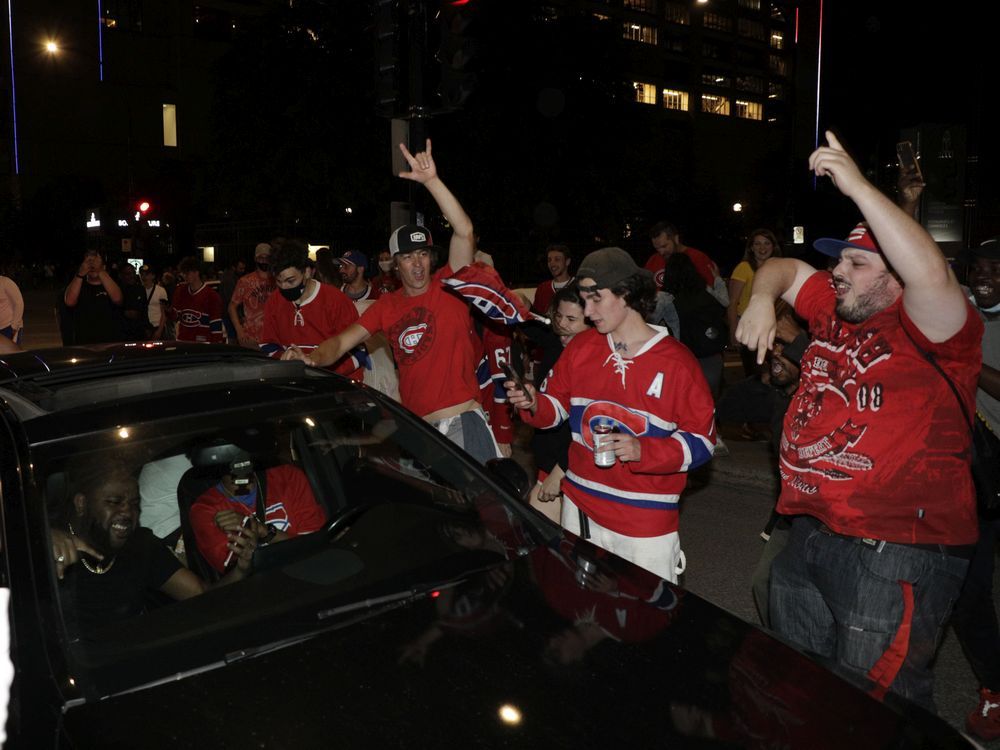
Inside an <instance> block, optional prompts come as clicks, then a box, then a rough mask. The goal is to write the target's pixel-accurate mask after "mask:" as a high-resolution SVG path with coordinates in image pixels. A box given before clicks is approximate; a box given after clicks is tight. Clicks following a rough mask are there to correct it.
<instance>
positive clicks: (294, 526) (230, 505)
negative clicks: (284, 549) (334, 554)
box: [191, 466, 326, 573]
mask: <svg viewBox="0 0 1000 750" xmlns="http://www.w3.org/2000/svg"><path fill="white" fill-rule="evenodd" d="M265 477H266V480H265V484H266V487H265V490H264V523H268V524H273V525H274V526H275V528H277V529H278V531H284V532H285V533H286V534H288V535H289V536H297V535H298V534H308V533H309V532H312V531H316V530H318V529H321V528H322V527H323V524H324V523H326V513H324V512H323V508H322V507H320V504H319V503H317V502H316V497H315V495H313V491H312V487H310V486H309V480H308V479H307V478H306V475H305V474H304V473H303V472H302V470H301V469H299V468H298V467H295V466H275V467H274V468H273V469H268V470H267V472H266V473H265ZM254 509H255V506H253V507H252V506H250V505H247V504H246V503H242V502H240V501H239V500H233V499H232V498H231V497H229V496H228V495H226V494H224V493H223V492H222V491H221V490H220V489H219V488H218V487H212V488H211V489H209V490H208V491H206V492H205V493H204V494H203V495H202V496H201V497H199V498H198V499H197V500H196V501H195V503H194V505H192V506H191V527H192V529H193V530H194V536H195V539H196V540H197V542H198V550H199V551H200V552H201V554H202V556H203V557H204V558H205V560H206V561H207V562H208V564H209V565H211V566H212V567H213V568H215V569H216V570H217V571H219V572H220V573H221V572H223V563H224V562H225V561H226V556H227V555H228V554H229V550H228V548H227V547H226V544H227V542H228V541H229V539H228V538H227V536H226V532H224V531H223V530H222V529H220V528H219V527H218V526H216V524H215V514H216V513H218V512H219V511H221V510H234V511H236V512H237V513H242V514H243V515H246V516H249V515H251V514H252V513H253V512H254Z"/></svg>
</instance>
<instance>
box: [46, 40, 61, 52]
mask: <svg viewBox="0 0 1000 750" xmlns="http://www.w3.org/2000/svg"><path fill="white" fill-rule="evenodd" d="M45 51H46V52H48V53H49V54H50V55H58V54H59V42H57V41H55V40H54V39H48V40H46V42H45Z"/></svg>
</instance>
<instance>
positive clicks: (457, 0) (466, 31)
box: [437, 0, 478, 109]
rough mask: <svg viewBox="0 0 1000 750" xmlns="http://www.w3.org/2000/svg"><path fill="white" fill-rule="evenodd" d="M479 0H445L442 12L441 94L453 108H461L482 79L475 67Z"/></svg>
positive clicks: (447, 104) (440, 21)
mask: <svg viewBox="0 0 1000 750" xmlns="http://www.w3.org/2000/svg"><path fill="white" fill-rule="evenodd" d="M477 10H478V8H477V2H475V0H444V1H443V2H442V4H441V12H440V14H439V24H440V34H441V45H440V47H439V48H438V52H437V61H438V62H439V63H440V64H441V84H440V85H439V86H438V96H440V97H441V102H442V104H444V106H445V107H447V108H449V109H458V108H459V107H461V106H462V104H464V103H465V100H466V99H468V98H469V96H470V95H471V94H472V92H473V90H474V89H475V87H476V83H477V82H478V80H477V77H476V73H475V71H474V58H475V57H476V53H477V51H478V50H477V46H478V45H477V43H476V39H475V38H474V34H475V31H476V28H475V27H476V13H477Z"/></svg>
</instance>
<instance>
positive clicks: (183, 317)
mask: <svg viewBox="0 0 1000 750" xmlns="http://www.w3.org/2000/svg"><path fill="white" fill-rule="evenodd" d="M177 318H178V319H179V320H180V322H181V325H185V326H197V325H201V315H200V314H199V313H197V312H195V311H194V310H181V313H180V315H178V316H177Z"/></svg>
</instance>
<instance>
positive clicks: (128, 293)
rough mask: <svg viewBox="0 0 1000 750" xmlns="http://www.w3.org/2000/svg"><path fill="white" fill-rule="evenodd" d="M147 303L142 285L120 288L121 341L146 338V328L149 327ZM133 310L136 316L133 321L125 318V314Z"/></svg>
mask: <svg viewBox="0 0 1000 750" xmlns="http://www.w3.org/2000/svg"><path fill="white" fill-rule="evenodd" d="M148 309H149V301H148V299H147V298H146V290H145V288H144V287H143V286H142V284H129V285H128V286H122V334H123V337H122V340H123V341H142V340H144V339H145V338H146V328H147V327H148V326H149V314H148V312H147V311H148ZM130 310H134V311H135V312H136V313H138V316H137V317H136V318H134V319H129V318H127V317H125V313H126V312H128V311H130Z"/></svg>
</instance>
